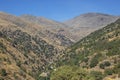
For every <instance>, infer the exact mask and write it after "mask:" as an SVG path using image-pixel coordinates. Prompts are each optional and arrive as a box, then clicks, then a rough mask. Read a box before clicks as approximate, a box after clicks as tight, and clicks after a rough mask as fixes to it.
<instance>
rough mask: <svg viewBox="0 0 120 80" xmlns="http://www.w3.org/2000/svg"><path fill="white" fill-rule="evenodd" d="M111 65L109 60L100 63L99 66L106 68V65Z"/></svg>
mask: <svg viewBox="0 0 120 80" xmlns="http://www.w3.org/2000/svg"><path fill="white" fill-rule="evenodd" d="M110 65H111V64H110V62H109V61H106V62H103V63H101V64H100V65H99V67H100V68H101V69H104V68H105V67H108V66H110Z"/></svg>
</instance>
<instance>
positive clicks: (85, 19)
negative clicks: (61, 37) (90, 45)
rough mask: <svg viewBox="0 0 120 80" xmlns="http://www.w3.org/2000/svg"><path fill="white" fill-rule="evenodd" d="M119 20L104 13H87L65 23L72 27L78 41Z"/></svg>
mask: <svg viewBox="0 0 120 80" xmlns="http://www.w3.org/2000/svg"><path fill="white" fill-rule="evenodd" d="M118 18H119V17H116V16H112V15H108V14H102V13H86V14H82V15H80V16H77V17H75V18H73V19H71V20H68V21H65V22H64V23H65V24H66V25H68V26H71V27H70V30H71V32H73V33H74V35H75V36H76V40H77V41H78V40H79V39H81V38H83V37H85V36H87V35H88V34H90V33H91V32H93V31H95V30H98V29H100V28H102V27H104V26H106V25H107V24H110V23H112V22H114V21H116V20H117V19H118Z"/></svg>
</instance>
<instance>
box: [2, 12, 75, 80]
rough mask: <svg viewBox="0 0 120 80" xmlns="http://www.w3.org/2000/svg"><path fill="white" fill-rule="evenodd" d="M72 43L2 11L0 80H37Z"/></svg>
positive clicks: (65, 38)
mask: <svg viewBox="0 0 120 80" xmlns="http://www.w3.org/2000/svg"><path fill="white" fill-rule="evenodd" d="M72 43H73V42H72V41H71V40H70V39H69V38H68V37H66V36H65V35H62V34H61V35H60V34H57V33H55V32H53V31H49V30H46V29H45V28H44V26H42V25H40V24H39V25H38V24H36V23H32V22H29V21H27V20H24V19H21V18H19V17H16V16H13V15H10V14H6V13H3V12H0V64H1V65H0V79H1V80H16V79H17V80H23V79H26V80H35V79H37V78H38V77H39V75H40V74H41V73H42V72H45V71H46V69H47V68H48V67H49V65H50V64H52V63H53V62H54V61H56V60H57V56H58V55H59V53H60V51H61V50H64V49H65V47H66V46H68V45H71V44H72Z"/></svg>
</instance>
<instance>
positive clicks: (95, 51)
mask: <svg viewBox="0 0 120 80" xmlns="http://www.w3.org/2000/svg"><path fill="white" fill-rule="evenodd" d="M119 43H120V19H119V17H118V16H113V15H108V14H102V13H86V14H82V15H80V16H77V17H75V18H73V19H71V20H68V21H65V22H63V23H62V22H58V21H54V20H50V19H47V18H44V17H37V16H33V15H26V14H25V15H21V16H14V15H11V14H8V13H4V12H0V80H108V78H110V79H113V80H114V79H115V78H120V63H119V62H120V44H119Z"/></svg>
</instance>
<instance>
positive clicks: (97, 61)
mask: <svg viewBox="0 0 120 80" xmlns="http://www.w3.org/2000/svg"><path fill="white" fill-rule="evenodd" d="M119 43H120V19H118V20H117V21H115V22H114V23H111V24H109V25H107V26H106V27H104V28H102V29H99V30H97V31H95V32H93V33H91V34H90V35H88V36H87V37H85V38H83V39H81V40H80V41H78V42H77V43H75V44H74V45H72V46H71V47H68V49H66V50H65V52H64V54H63V55H61V56H59V61H58V63H57V64H56V66H57V67H59V68H58V69H56V70H55V71H53V73H52V76H51V80H56V79H57V80H64V79H66V80H76V79H77V80H119V79H120V63H119V62H120V44H119ZM64 65H67V66H64ZM115 78H116V79H115Z"/></svg>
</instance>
